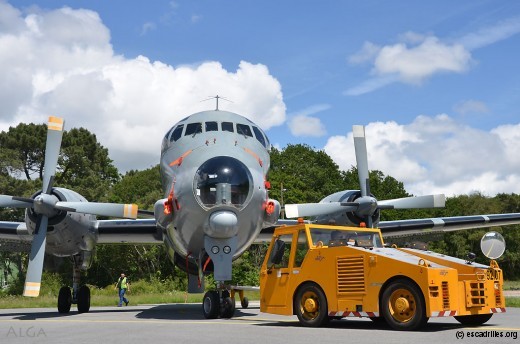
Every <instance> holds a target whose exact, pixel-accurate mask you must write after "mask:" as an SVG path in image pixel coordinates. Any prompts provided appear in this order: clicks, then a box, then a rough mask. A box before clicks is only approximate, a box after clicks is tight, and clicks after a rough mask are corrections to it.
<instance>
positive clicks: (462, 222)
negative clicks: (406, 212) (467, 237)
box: [378, 213, 520, 238]
mask: <svg viewBox="0 0 520 344" xmlns="http://www.w3.org/2000/svg"><path fill="white" fill-rule="evenodd" d="M519 223H520V213H510V214H492V215H470V216H454V217H437V218H429V219H413V220H397V221H381V222H379V225H378V227H379V228H380V229H381V233H382V234H383V237H384V238H399V237H408V236H415V235H427V234H436V233H447V232H452V231H458V230H462V229H470V228H488V227H494V226H507V225H514V224H519Z"/></svg>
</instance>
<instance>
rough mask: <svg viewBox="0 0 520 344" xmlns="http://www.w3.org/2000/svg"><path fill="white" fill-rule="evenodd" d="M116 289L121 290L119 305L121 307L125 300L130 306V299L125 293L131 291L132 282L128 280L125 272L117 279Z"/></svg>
mask: <svg viewBox="0 0 520 344" xmlns="http://www.w3.org/2000/svg"><path fill="white" fill-rule="evenodd" d="M115 289H118V290H119V305H118V306H117V307H121V306H122V305H123V302H124V303H125V306H128V303H129V302H130V301H128V299H127V298H126V297H125V293H126V292H127V291H128V292H130V282H128V279H127V278H126V276H125V274H124V273H121V277H119V279H118V280H117V283H116V288H115Z"/></svg>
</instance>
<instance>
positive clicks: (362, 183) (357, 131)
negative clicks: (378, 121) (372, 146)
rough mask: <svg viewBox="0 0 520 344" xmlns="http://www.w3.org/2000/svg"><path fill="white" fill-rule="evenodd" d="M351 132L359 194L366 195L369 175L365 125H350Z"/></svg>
mask: <svg viewBox="0 0 520 344" xmlns="http://www.w3.org/2000/svg"><path fill="white" fill-rule="evenodd" d="M352 134H353V135H354V148H355V150H356V162H357V171H358V177H359V187H360V190H361V196H367V195H368V194H369V190H368V188H369V186H368V183H367V180H368V177H369V175H368V154H367V142H366V139H365V127H364V126H362V125H354V126H352Z"/></svg>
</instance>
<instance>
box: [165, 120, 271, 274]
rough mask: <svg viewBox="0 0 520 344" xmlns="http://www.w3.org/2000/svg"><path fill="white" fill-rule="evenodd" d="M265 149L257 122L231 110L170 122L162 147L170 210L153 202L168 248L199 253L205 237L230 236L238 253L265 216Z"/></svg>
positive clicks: (184, 253) (221, 238)
mask: <svg viewBox="0 0 520 344" xmlns="http://www.w3.org/2000/svg"><path fill="white" fill-rule="evenodd" d="M269 149H270V144H269V141H268V139H267V137H266V136H265V134H264V133H263V131H262V130H261V129H260V128H259V127H258V126H257V125H255V124H254V123H253V122H251V121H250V120H248V119H246V118H245V117H242V116H240V115H238V114H235V113H231V112H226V111H204V112H200V113H196V114H193V115H191V116H189V117H187V118H185V119H183V120H182V121H180V122H179V123H177V124H176V125H175V126H173V127H172V128H171V129H170V130H169V131H168V133H167V134H166V136H165V137H164V139H163V144H162V149H161V178H162V188H163V191H164V197H165V200H167V199H168V198H169V202H168V201H167V202H163V203H169V205H170V207H171V213H170V214H165V212H164V209H163V208H164V207H162V206H163V204H159V205H158V204H156V207H155V212H156V214H155V217H156V219H157V222H158V225H159V226H161V227H162V228H163V229H164V230H165V234H166V235H165V244H166V245H167V246H168V248H169V249H170V250H174V251H175V252H177V253H178V254H179V255H181V256H182V257H186V256H190V255H191V256H193V257H198V255H200V253H201V252H203V250H205V251H208V245H213V243H212V244H208V243H206V244H205V238H207V239H211V240H216V241H222V242H224V245H228V244H226V243H225V242H226V240H231V239H232V238H234V240H235V241H236V242H235V247H233V246H232V247H231V248H232V252H229V254H230V255H231V256H232V259H235V258H236V257H238V256H239V255H241V254H242V253H243V252H244V251H245V250H246V249H247V248H248V247H249V246H250V245H251V243H252V242H253V240H254V239H255V238H256V237H257V236H258V234H259V233H260V231H261V229H262V225H263V223H264V221H265V208H266V205H267V202H268V195H267V189H266V174H267V171H268V170H269V164H270V160H269ZM207 239H206V240H207ZM211 242H212V241H211ZM215 245H216V244H215ZM205 246H206V247H205ZM217 246H218V245H217ZM212 247H214V246H212ZM223 247H225V246H223ZM214 250H215V251H217V248H215V249H214ZM208 253H210V256H211V252H208ZM212 259H213V260H214V263H218V262H217V261H215V260H218V258H217V257H216V256H215V257H213V256H212ZM199 264H201V263H200V262H199Z"/></svg>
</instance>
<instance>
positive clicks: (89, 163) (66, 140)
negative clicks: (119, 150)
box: [56, 128, 119, 201]
mask: <svg viewBox="0 0 520 344" xmlns="http://www.w3.org/2000/svg"><path fill="white" fill-rule="evenodd" d="M118 181H119V173H118V171H117V168H116V167H115V166H114V165H113V164H112V160H111V159H110V158H109V156H108V150H107V149H106V148H104V147H103V146H101V144H99V143H98V142H97V138H96V135H94V134H92V133H91V132H89V131H88V130H86V129H83V128H79V129H77V128H73V129H71V130H70V131H65V132H64V134H63V141H62V146H61V153H60V157H59V159H58V173H57V174H56V185H60V186H63V187H67V188H70V189H73V190H74V191H76V192H78V193H79V194H81V195H83V196H84V197H85V198H86V199H88V200H90V201H99V200H104V199H106V197H107V191H108V190H110V187H111V186H112V185H114V184H115V183H116V182H118Z"/></svg>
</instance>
